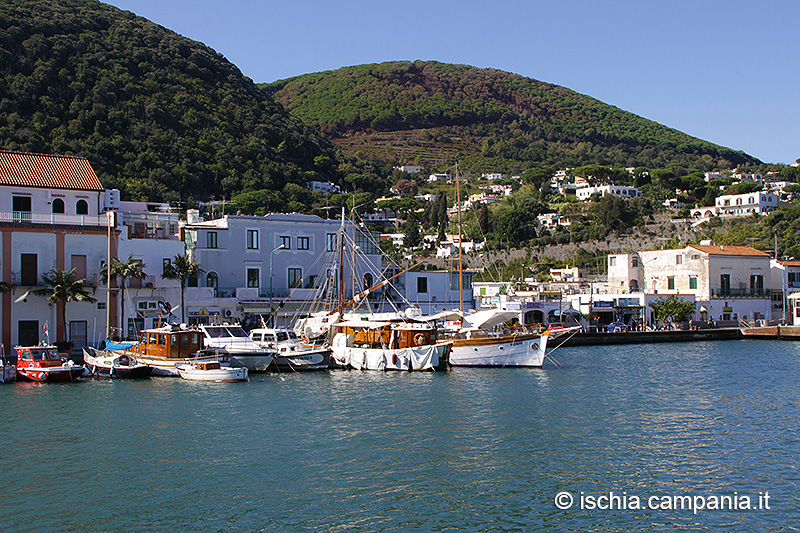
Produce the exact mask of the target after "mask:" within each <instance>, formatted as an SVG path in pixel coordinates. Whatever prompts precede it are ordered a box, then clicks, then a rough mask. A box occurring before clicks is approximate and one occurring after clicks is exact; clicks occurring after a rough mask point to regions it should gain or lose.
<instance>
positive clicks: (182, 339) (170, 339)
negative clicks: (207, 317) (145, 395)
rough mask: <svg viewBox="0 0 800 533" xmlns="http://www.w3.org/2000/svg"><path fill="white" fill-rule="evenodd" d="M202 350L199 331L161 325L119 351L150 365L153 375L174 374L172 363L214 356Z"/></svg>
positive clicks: (214, 357) (174, 368)
mask: <svg viewBox="0 0 800 533" xmlns="http://www.w3.org/2000/svg"><path fill="white" fill-rule="evenodd" d="M202 349H203V334H202V333H201V332H200V331H199V330H197V329H186V328H183V327H180V326H165V327H162V328H155V329H146V330H144V331H142V333H141V337H140V339H139V342H138V343H136V344H134V345H132V346H131V347H130V348H127V349H125V350H121V351H120V352H119V353H121V354H125V355H128V356H130V357H133V358H134V359H135V360H137V361H138V362H139V363H141V364H145V365H148V366H150V367H152V374H153V375H156V376H178V375H180V374H179V372H178V369H177V368H176V365H180V364H188V363H191V362H193V361H198V360H199V361H216V360H217V359H218V357H216V356H214V355H213V354H204V353H203V352H202ZM112 351H114V352H116V350H112Z"/></svg>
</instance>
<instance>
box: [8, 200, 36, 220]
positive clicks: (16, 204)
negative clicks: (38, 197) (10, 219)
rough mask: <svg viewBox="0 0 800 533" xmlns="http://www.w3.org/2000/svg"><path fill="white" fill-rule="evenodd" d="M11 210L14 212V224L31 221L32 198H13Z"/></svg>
mask: <svg viewBox="0 0 800 533" xmlns="http://www.w3.org/2000/svg"><path fill="white" fill-rule="evenodd" d="M11 210H12V211H13V212H14V222H30V221H31V197H30V196H12V197H11Z"/></svg>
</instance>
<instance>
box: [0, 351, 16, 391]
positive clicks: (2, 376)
mask: <svg viewBox="0 0 800 533" xmlns="http://www.w3.org/2000/svg"><path fill="white" fill-rule="evenodd" d="M15 381H17V367H15V366H14V365H12V364H11V361H7V360H6V358H5V356H2V357H0V384H3V383H13V382H15Z"/></svg>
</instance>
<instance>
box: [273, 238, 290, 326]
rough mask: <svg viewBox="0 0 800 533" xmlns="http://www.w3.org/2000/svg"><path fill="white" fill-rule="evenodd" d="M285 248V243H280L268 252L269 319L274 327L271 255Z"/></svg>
mask: <svg viewBox="0 0 800 533" xmlns="http://www.w3.org/2000/svg"><path fill="white" fill-rule="evenodd" d="M284 248H286V245H285V244H281V245H280V246H278V247H277V248H275V249H273V250H272V251H271V252H270V253H269V321H270V323H271V325H272V327H275V312H274V311H273V309H272V256H273V255H275V252H277V251H278V250H282V249H284Z"/></svg>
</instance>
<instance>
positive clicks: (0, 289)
mask: <svg viewBox="0 0 800 533" xmlns="http://www.w3.org/2000/svg"><path fill="white" fill-rule="evenodd" d="M13 289H14V285H12V284H11V283H7V282H5V281H0V294H2V293H4V292H10V291H12V290H13Z"/></svg>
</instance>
